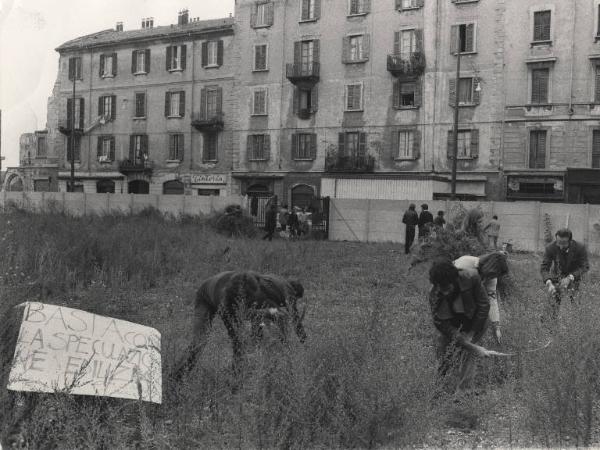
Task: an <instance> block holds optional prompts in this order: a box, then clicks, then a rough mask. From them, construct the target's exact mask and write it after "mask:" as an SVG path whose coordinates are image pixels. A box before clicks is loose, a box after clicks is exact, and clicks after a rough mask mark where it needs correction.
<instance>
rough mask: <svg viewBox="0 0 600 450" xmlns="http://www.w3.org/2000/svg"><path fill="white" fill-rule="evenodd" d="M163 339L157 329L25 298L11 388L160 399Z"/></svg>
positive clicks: (10, 377)
mask: <svg viewBox="0 0 600 450" xmlns="http://www.w3.org/2000/svg"><path fill="white" fill-rule="evenodd" d="M160 339H161V336H160V333H159V332H158V331H157V330H155V329H154V328H150V327H146V326H143V325H139V324H136V323H132V322H127V321H125V320H118V319H113V318H110V317H104V316H98V315H96V314H91V313H88V312H85V311H81V310H78V309H73V308H67V307H64V306H55V305H48V304H43V303H36V302H27V303H25V304H24V311H23V321H22V323H21V328H20V331H19V337H18V339H17V345H16V348H15V355H14V359H13V363H12V368H11V371H10V375H9V382H8V389H10V390H14V391H28V392H66V393H69V394H79V395H98V396H107V397H118V398H130V399H141V400H144V401H149V402H154V403H161V401H162V368H161V366H162V365H161V355H160V345H161V341H160Z"/></svg>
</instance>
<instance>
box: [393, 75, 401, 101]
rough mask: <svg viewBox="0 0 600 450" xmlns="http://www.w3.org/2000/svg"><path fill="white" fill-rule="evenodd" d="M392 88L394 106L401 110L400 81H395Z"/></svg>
mask: <svg viewBox="0 0 600 450" xmlns="http://www.w3.org/2000/svg"><path fill="white" fill-rule="evenodd" d="M392 86H393V88H392V104H393V107H394V108H400V81H399V80H394V81H393V85H392Z"/></svg>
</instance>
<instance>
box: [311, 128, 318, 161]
mask: <svg viewBox="0 0 600 450" xmlns="http://www.w3.org/2000/svg"><path fill="white" fill-rule="evenodd" d="M316 158H317V133H312V134H311V135H310V159H316Z"/></svg>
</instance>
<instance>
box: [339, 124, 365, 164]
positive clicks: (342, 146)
mask: <svg viewBox="0 0 600 450" xmlns="http://www.w3.org/2000/svg"><path fill="white" fill-rule="evenodd" d="M337 156H338V158H351V159H356V158H365V157H366V156H367V133H360V132H358V131H356V132H348V133H339V134H338V153H337Z"/></svg>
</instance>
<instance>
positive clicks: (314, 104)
mask: <svg viewBox="0 0 600 450" xmlns="http://www.w3.org/2000/svg"><path fill="white" fill-rule="evenodd" d="M310 109H311V111H312V112H313V113H315V112H317V111H318V110H319V88H318V87H317V85H316V84H315V85H314V86H313V87H312V89H311V90H310Z"/></svg>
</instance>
